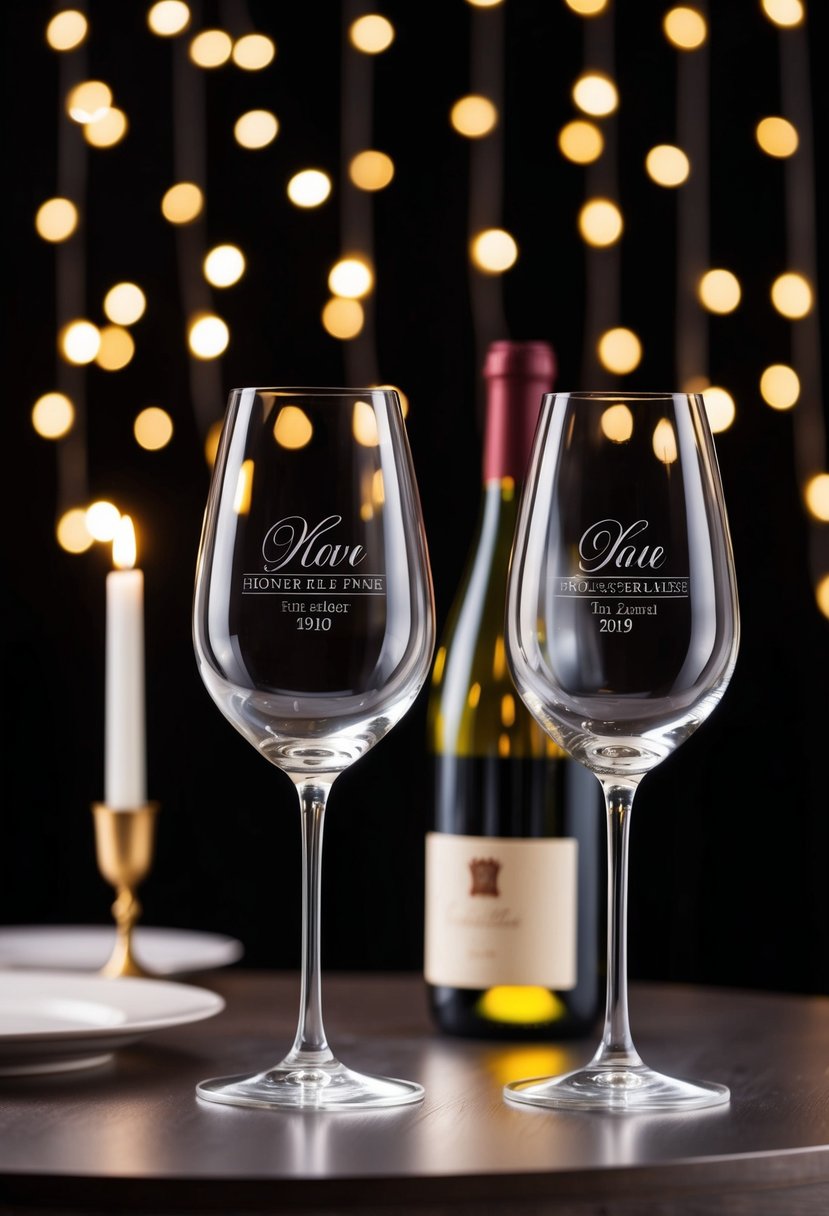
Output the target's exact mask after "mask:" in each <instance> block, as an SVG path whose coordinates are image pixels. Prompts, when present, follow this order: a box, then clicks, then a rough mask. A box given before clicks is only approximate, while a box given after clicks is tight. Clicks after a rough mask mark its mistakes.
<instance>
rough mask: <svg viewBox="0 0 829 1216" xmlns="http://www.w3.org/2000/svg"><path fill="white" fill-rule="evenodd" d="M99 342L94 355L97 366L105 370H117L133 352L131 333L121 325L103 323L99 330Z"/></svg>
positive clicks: (127, 361)
mask: <svg viewBox="0 0 829 1216" xmlns="http://www.w3.org/2000/svg"><path fill="white" fill-rule="evenodd" d="M100 334H101V344H100V346H99V347H98V353H97V354H96V356H95V362H96V363H97V364H98V367H101V368H103V369H104V371H107V372H119V371H120V370H121V368H122V367H126V366H127V364H128V363H129V362H130V360H131V359H132V357H133V355H134V354H135V342H134V341H133V338H132V334H131V333H130V331H129V330H128V329H124V327H123V326H122V325H104V326H102V328H101V330H100Z"/></svg>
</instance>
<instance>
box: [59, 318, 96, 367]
mask: <svg viewBox="0 0 829 1216" xmlns="http://www.w3.org/2000/svg"><path fill="white" fill-rule="evenodd" d="M100 345H101V332H100V330H99V329H98V327H97V325H93V324H92V322H91V321H70V323H69V324H68V325H67V326H65V327H64V329H62V330H61V332H60V335H59V337H58V348H59V350H60V352H61V354H62V355H63V357H64V359H66V360H67V362H69V363H78V364H84V363H91V362H92V361H93V359H94V358H95V356H96V355H97V353H98V349H99V347H100Z"/></svg>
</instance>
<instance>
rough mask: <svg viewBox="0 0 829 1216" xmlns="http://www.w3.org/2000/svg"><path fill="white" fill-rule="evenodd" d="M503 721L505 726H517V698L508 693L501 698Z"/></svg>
mask: <svg viewBox="0 0 829 1216" xmlns="http://www.w3.org/2000/svg"><path fill="white" fill-rule="evenodd" d="M501 721H502V722H503V724H504V726H514V725H515V697H514V696H513V695H512V694H511V693H508V692H506V693H504V695H503V696H502V697H501Z"/></svg>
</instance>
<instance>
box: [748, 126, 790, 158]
mask: <svg viewBox="0 0 829 1216" xmlns="http://www.w3.org/2000/svg"><path fill="white" fill-rule="evenodd" d="M754 134H755V136H756V138H757V143H758V144H759V145H760V147H761V148H762V149H763V151H764V152H765V153H767V155H768V156H775V157H777V158H778V159H783V158H784V157H786V156H793V155H794V154H795V152H796V151H797V145H798V144H799V142H800V137H799V135H798V134H797V127H796V126H794V124H793V123H790V122H789V120H788V119H787V118H777V117H772V118H763V119H761V120H760V122H758V124H757V128H756V130H755V132H754Z"/></svg>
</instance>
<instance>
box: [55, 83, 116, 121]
mask: <svg viewBox="0 0 829 1216" xmlns="http://www.w3.org/2000/svg"><path fill="white" fill-rule="evenodd" d="M111 105H112V89H111V88H110V87H109V85H108V84H104V82H103V80H84V81H83V82H82V83H81V84H76V85H75V87H74V88H73V89H70V90H69V94H68V96H67V98H66V112H67V114H68V115H69V117H70V118H71V119H73V121H74V122H77V123H86V122H97V121H98V119H99V118H103V116H104V115H105V114H106V112H107V110H108V109H109V107H110V106H111Z"/></svg>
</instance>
